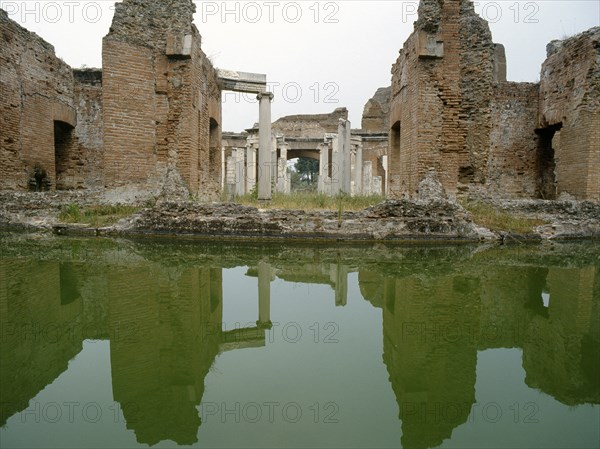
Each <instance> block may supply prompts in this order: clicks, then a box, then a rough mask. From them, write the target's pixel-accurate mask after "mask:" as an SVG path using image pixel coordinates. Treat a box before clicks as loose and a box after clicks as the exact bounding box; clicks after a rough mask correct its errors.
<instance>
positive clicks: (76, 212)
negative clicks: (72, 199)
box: [58, 203, 140, 227]
mask: <svg viewBox="0 0 600 449" xmlns="http://www.w3.org/2000/svg"><path fill="white" fill-rule="evenodd" d="M138 210H140V208H139V207H137V206H127V205H124V204H116V205H114V206H109V205H103V206H100V205H98V206H89V207H85V208H80V207H79V205H77V204H74V203H70V204H68V205H66V206H63V207H62V208H61V211H60V214H59V216H58V218H59V219H60V220H61V221H62V222H64V223H84V224H89V225H91V226H94V227H102V226H108V225H111V224H114V223H116V222H117V221H119V220H120V219H121V218H125V217H128V216H130V215H131V214H134V213H135V212H137V211H138Z"/></svg>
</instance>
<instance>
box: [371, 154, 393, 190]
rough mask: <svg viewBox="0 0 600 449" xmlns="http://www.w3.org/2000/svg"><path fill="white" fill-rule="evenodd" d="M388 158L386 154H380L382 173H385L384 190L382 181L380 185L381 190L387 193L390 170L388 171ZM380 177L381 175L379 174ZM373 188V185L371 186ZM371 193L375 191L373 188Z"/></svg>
mask: <svg viewBox="0 0 600 449" xmlns="http://www.w3.org/2000/svg"><path fill="white" fill-rule="evenodd" d="M388 161H389V158H388V156H387V155H385V156H381V165H382V166H383V173H384V174H385V192H384V191H383V189H384V186H383V182H382V185H381V191H382V193H385V194H386V195H387V193H388V192H389V191H390V188H389V186H390V172H389V171H388V164H389V162H388ZM380 178H381V176H380ZM373 189H374V187H373ZM373 193H374V194H375V191H374V190H373ZM382 193H379V195H381V194H382Z"/></svg>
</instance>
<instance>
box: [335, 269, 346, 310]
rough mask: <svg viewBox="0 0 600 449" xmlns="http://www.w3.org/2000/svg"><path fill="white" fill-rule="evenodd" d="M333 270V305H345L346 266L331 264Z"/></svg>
mask: <svg viewBox="0 0 600 449" xmlns="http://www.w3.org/2000/svg"><path fill="white" fill-rule="evenodd" d="M333 270H334V272H335V278H334V281H335V305H336V306H345V305H346V304H347V303H348V267H346V266H345V265H340V264H338V265H333Z"/></svg>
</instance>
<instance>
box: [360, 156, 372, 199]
mask: <svg viewBox="0 0 600 449" xmlns="http://www.w3.org/2000/svg"><path fill="white" fill-rule="evenodd" d="M362 175H363V181H362V194H363V195H365V196H369V195H372V194H373V187H372V183H373V162H371V161H364V162H363V174H362Z"/></svg>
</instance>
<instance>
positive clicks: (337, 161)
mask: <svg viewBox="0 0 600 449" xmlns="http://www.w3.org/2000/svg"><path fill="white" fill-rule="evenodd" d="M345 124H346V121H345V120H344V119H340V121H339V123H338V134H337V138H335V139H334V141H333V151H334V154H333V165H332V167H331V186H332V194H333V195H337V194H339V193H341V192H344V175H345V173H344V172H345V165H346V164H345V153H344V151H345V149H346V130H345Z"/></svg>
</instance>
